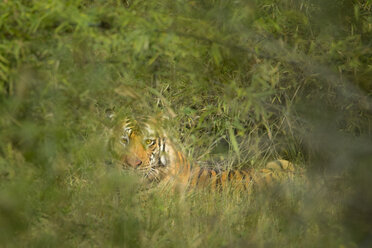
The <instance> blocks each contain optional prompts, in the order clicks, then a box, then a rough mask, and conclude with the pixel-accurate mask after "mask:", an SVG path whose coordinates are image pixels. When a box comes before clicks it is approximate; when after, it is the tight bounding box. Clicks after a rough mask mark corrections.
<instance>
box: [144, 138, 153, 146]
mask: <svg viewBox="0 0 372 248" xmlns="http://www.w3.org/2000/svg"><path fill="white" fill-rule="evenodd" d="M145 143H146V145H151V144H152V143H153V140H151V139H146V140H145Z"/></svg>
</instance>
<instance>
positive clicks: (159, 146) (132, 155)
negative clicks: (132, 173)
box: [119, 120, 167, 180]
mask: <svg viewBox="0 0 372 248" xmlns="http://www.w3.org/2000/svg"><path fill="white" fill-rule="evenodd" d="M139 125H141V126H142V128H139ZM143 127H145V128H143ZM120 132H121V133H120V137H119V143H120V144H121V147H122V148H121V149H122V151H123V152H122V154H123V155H122V157H121V160H122V163H123V165H124V166H126V167H130V168H133V169H135V170H138V171H141V172H142V173H143V174H144V176H145V177H146V178H148V179H150V180H156V179H157V180H159V179H160V177H161V175H162V172H163V171H164V168H165V167H166V165H167V158H166V155H165V144H164V143H165V138H162V137H161V135H160V130H159V129H156V128H154V126H153V125H151V124H148V123H141V124H139V123H138V122H135V121H128V120H125V121H124V122H123V123H122V125H121V129H120Z"/></svg>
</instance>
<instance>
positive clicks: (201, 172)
mask: <svg viewBox="0 0 372 248" xmlns="http://www.w3.org/2000/svg"><path fill="white" fill-rule="evenodd" d="M203 172H204V169H203V168H200V169H199V173H198V178H197V180H196V185H195V186H198V184H199V179H200V177H201V175H202V174H203Z"/></svg>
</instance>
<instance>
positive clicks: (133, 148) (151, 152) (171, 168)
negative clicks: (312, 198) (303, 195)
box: [120, 120, 294, 190]
mask: <svg viewBox="0 0 372 248" xmlns="http://www.w3.org/2000/svg"><path fill="white" fill-rule="evenodd" d="M140 126H143V128H140ZM120 132H121V136H120V144H121V146H122V147H121V149H122V153H121V154H122V155H121V156H120V160H121V162H122V163H123V164H124V165H125V166H127V167H130V168H133V169H134V170H136V171H139V172H142V174H143V176H144V177H145V178H147V179H148V180H149V181H157V182H160V183H162V184H165V185H168V184H173V185H174V184H176V185H181V186H183V187H185V188H196V187H201V188H206V187H210V188H211V189H212V190H219V189H223V188H226V187H230V186H232V187H234V188H238V189H245V190H247V189H248V190H249V189H250V188H252V186H255V187H262V186H263V185H268V184H270V183H271V182H273V181H277V180H278V179H280V178H282V177H283V175H284V177H291V175H292V174H293V171H294V170H293V165H292V164H291V163H290V162H288V161H287V160H276V161H272V162H270V163H268V164H267V166H266V168H265V169H242V170H233V169H230V170H222V169H218V168H209V167H200V166H198V165H197V164H195V163H191V162H190V161H189V160H188V159H186V157H185V155H184V154H183V153H182V152H181V151H180V150H179V149H177V148H176V146H175V145H174V143H173V142H172V141H171V140H170V139H169V138H168V137H167V135H166V134H165V133H164V131H163V130H162V129H161V128H160V127H159V125H156V121H154V120H152V121H150V122H145V123H140V124H139V123H138V122H137V121H129V120H125V121H124V122H123V123H122V124H121V126H120Z"/></svg>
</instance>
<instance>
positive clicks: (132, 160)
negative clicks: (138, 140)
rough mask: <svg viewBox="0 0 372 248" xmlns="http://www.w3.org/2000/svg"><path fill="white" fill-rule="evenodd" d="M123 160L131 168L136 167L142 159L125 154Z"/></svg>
mask: <svg viewBox="0 0 372 248" xmlns="http://www.w3.org/2000/svg"><path fill="white" fill-rule="evenodd" d="M124 162H125V163H126V164H128V165H129V166H131V167H133V168H138V167H139V166H141V164H142V160H141V159H139V158H138V157H137V156H125V157H124Z"/></svg>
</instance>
